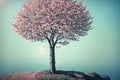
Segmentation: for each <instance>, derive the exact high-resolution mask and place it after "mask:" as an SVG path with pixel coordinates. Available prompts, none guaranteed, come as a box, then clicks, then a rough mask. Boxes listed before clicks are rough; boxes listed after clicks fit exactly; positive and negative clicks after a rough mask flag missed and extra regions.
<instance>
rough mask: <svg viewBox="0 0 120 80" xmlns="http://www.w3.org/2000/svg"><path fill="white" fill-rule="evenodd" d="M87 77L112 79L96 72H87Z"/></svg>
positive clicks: (90, 79)
mask: <svg viewBox="0 0 120 80" xmlns="http://www.w3.org/2000/svg"><path fill="white" fill-rule="evenodd" d="M85 78H86V80H111V79H110V78H109V77H108V76H106V75H99V74H97V73H96V72H88V73H85Z"/></svg>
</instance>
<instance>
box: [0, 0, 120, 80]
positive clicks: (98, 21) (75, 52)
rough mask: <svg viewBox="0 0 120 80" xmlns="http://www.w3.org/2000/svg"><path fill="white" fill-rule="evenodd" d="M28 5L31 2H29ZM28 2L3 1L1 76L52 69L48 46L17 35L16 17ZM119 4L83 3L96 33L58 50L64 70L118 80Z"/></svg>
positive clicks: (108, 1) (110, 0) (59, 66)
mask: <svg viewBox="0 0 120 80" xmlns="http://www.w3.org/2000/svg"><path fill="white" fill-rule="evenodd" d="M27 1H28V0H27ZM24 2H25V0H0V74H6V73H13V72H20V71H36V70H41V69H44V70H47V69H49V47H48V43H47V42H44V43H42V42H34V43H33V42H31V41H28V40H25V39H23V38H22V37H21V36H19V35H17V34H15V32H13V27H12V26H11V23H12V22H13V21H14V19H13V16H14V15H15V13H16V11H18V10H19V9H20V7H21V4H22V3H24ZM119 3H120V1H119V0H83V4H84V5H87V9H88V10H89V11H90V12H91V16H93V17H94V19H93V23H92V26H93V30H91V31H89V32H88V35H87V36H85V37H81V38H80V41H78V42H71V43H70V44H69V45H67V46H61V47H60V48H57V49H56V66H57V69H62V70H79V71H84V72H89V71H95V72H98V73H103V74H107V75H109V76H110V77H111V78H112V80H118V79H119V78H118V77H119V76H118V75H119V74H118V73H119V72H120V71H119V67H120V36H119V34H120V32H119V31H120V23H119V22H120V20H119V19H120V16H119V13H120V10H119Z"/></svg>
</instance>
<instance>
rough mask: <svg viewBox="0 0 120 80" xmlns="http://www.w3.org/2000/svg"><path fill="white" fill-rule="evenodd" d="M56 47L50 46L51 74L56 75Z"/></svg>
mask: <svg viewBox="0 0 120 80" xmlns="http://www.w3.org/2000/svg"><path fill="white" fill-rule="evenodd" d="M55 72H56V67H55V47H52V46H50V73H51V74H55Z"/></svg>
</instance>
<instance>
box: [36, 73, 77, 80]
mask: <svg viewBox="0 0 120 80" xmlns="http://www.w3.org/2000/svg"><path fill="white" fill-rule="evenodd" d="M35 80H76V79H75V78H72V77H71V76H70V75H69V72H64V71H57V72H56V74H50V73H49V71H38V72H36V73H35Z"/></svg>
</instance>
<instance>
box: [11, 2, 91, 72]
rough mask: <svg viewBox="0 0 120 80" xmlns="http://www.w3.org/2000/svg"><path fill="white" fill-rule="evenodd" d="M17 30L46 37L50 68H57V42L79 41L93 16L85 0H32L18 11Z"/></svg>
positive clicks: (38, 38)
mask: <svg viewBox="0 0 120 80" xmlns="http://www.w3.org/2000/svg"><path fill="white" fill-rule="evenodd" d="M14 19H15V22H13V23H12V25H13V27H14V31H15V32H16V33H17V34H19V35H21V36H22V37H23V38H25V39H27V40H31V41H42V42H43V41H47V42H48V43H49V47H50V72H51V73H53V74H54V73H55V72H56V66H55V46H56V44H61V45H67V44H68V43H69V42H71V41H79V38H80V36H85V35H87V32H88V31H89V30H90V29H91V28H92V27H91V23H92V17H91V16H90V13H89V11H88V10H86V6H84V5H83V4H82V2H76V1H72V0H32V1H30V2H26V3H24V4H23V5H22V8H21V9H20V10H19V11H17V12H16V15H15V17H14Z"/></svg>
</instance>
